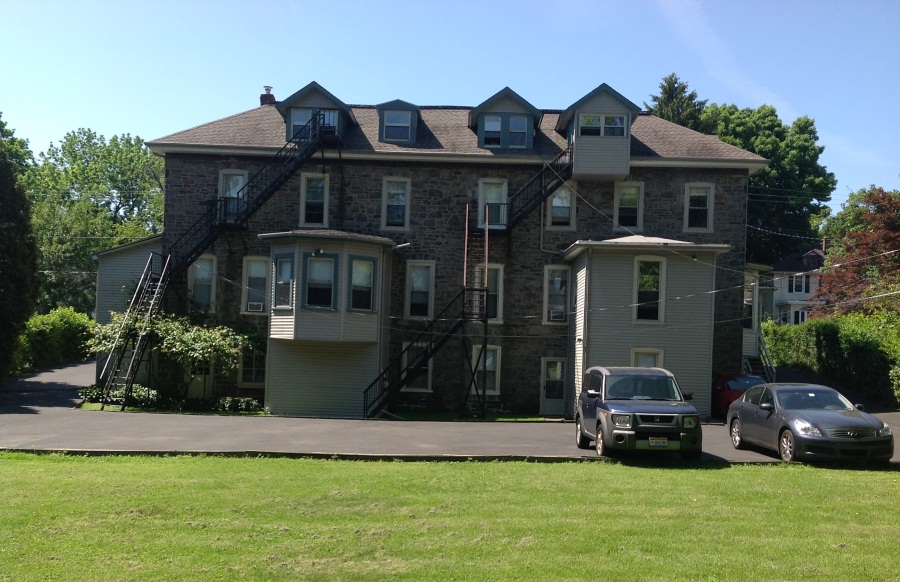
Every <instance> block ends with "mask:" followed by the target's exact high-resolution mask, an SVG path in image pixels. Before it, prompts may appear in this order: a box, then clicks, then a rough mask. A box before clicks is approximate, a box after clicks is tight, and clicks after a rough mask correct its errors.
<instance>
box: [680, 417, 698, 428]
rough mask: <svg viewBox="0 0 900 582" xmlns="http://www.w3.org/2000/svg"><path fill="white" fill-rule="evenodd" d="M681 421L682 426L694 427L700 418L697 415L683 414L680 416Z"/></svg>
mask: <svg viewBox="0 0 900 582" xmlns="http://www.w3.org/2000/svg"><path fill="white" fill-rule="evenodd" d="M681 422H682V424H683V425H684V428H694V427H695V426H697V423H698V422H700V418H699V417H697V416H685V417H682V420H681Z"/></svg>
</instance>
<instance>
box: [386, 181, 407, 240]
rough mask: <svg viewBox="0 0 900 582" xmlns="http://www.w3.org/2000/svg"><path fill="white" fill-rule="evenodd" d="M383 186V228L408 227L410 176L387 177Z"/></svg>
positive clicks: (402, 228)
mask: <svg viewBox="0 0 900 582" xmlns="http://www.w3.org/2000/svg"><path fill="white" fill-rule="evenodd" d="M381 188H382V196H381V228H383V229H384V230H406V229H408V228H409V198H410V196H409V193H410V180H409V178H395V177H392V176H388V177H385V178H384V180H383V182H382V186H381Z"/></svg>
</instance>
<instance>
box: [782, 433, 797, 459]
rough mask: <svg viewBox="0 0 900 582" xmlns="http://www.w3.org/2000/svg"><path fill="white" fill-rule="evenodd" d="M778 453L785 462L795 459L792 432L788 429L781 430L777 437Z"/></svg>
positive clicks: (795, 452)
mask: <svg viewBox="0 0 900 582" xmlns="http://www.w3.org/2000/svg"><path fill="white" fill-rule="evenodd" d="M778 454H779V455H781V460H782V461H784V462H785V463H793V462H794V461H796V460H797V451H796V449H794V433H792V432H791V431H790V430H788V429H784V430H783V431H781V435H780V436H779V437H778Z"/></svg>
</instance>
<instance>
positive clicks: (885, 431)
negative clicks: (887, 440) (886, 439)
mask: <svg viewBox="0 0 900 582" xmlns="http://www.w3.org/2000/svg"><path fill="white" fill-rule="evenodd" d="M893 434H894V431H892V430H891V427H889V426H888V425H884V426H883V427H881V428H879V429H878V436H880V437H883V436H891V435H893Z"/></svg>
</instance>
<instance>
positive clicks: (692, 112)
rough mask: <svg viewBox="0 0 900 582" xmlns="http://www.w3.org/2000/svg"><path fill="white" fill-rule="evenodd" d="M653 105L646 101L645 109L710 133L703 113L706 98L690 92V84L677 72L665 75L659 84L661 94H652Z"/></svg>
mask: <svg viewBox="0 0 900 582" xmlns="http://www.w3.org/2000/svg"><path fill="white" fill-rule="evenodd" d="M650 101H651V102H653V105H648V104H647V102H646V101H645V102H644V109H646V110H647V111H649V112H650V113H652V114H653V115H655V116H657V117H661V118H663V119H666V120H668V121H671V122H672V123H677V124H678V125H681V126H683V127H687V128H689V129H693V130H695V131H700V132H703V133H710V132H709V131H706V130H705V128H704V125H703V120H702V118H701V115H702V113H703V110H704V108H705V107H706V99H704V100H702V101H700V100H698V99H697V92H696V91H690V92H688V84H687V82H686V81H682V80H680V79H679V78H678V75H676V74H675V73H672V74H670V75H669V76H667V77H663V80H662V83H660V84H659V95H651V96H650Z"/></svg>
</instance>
